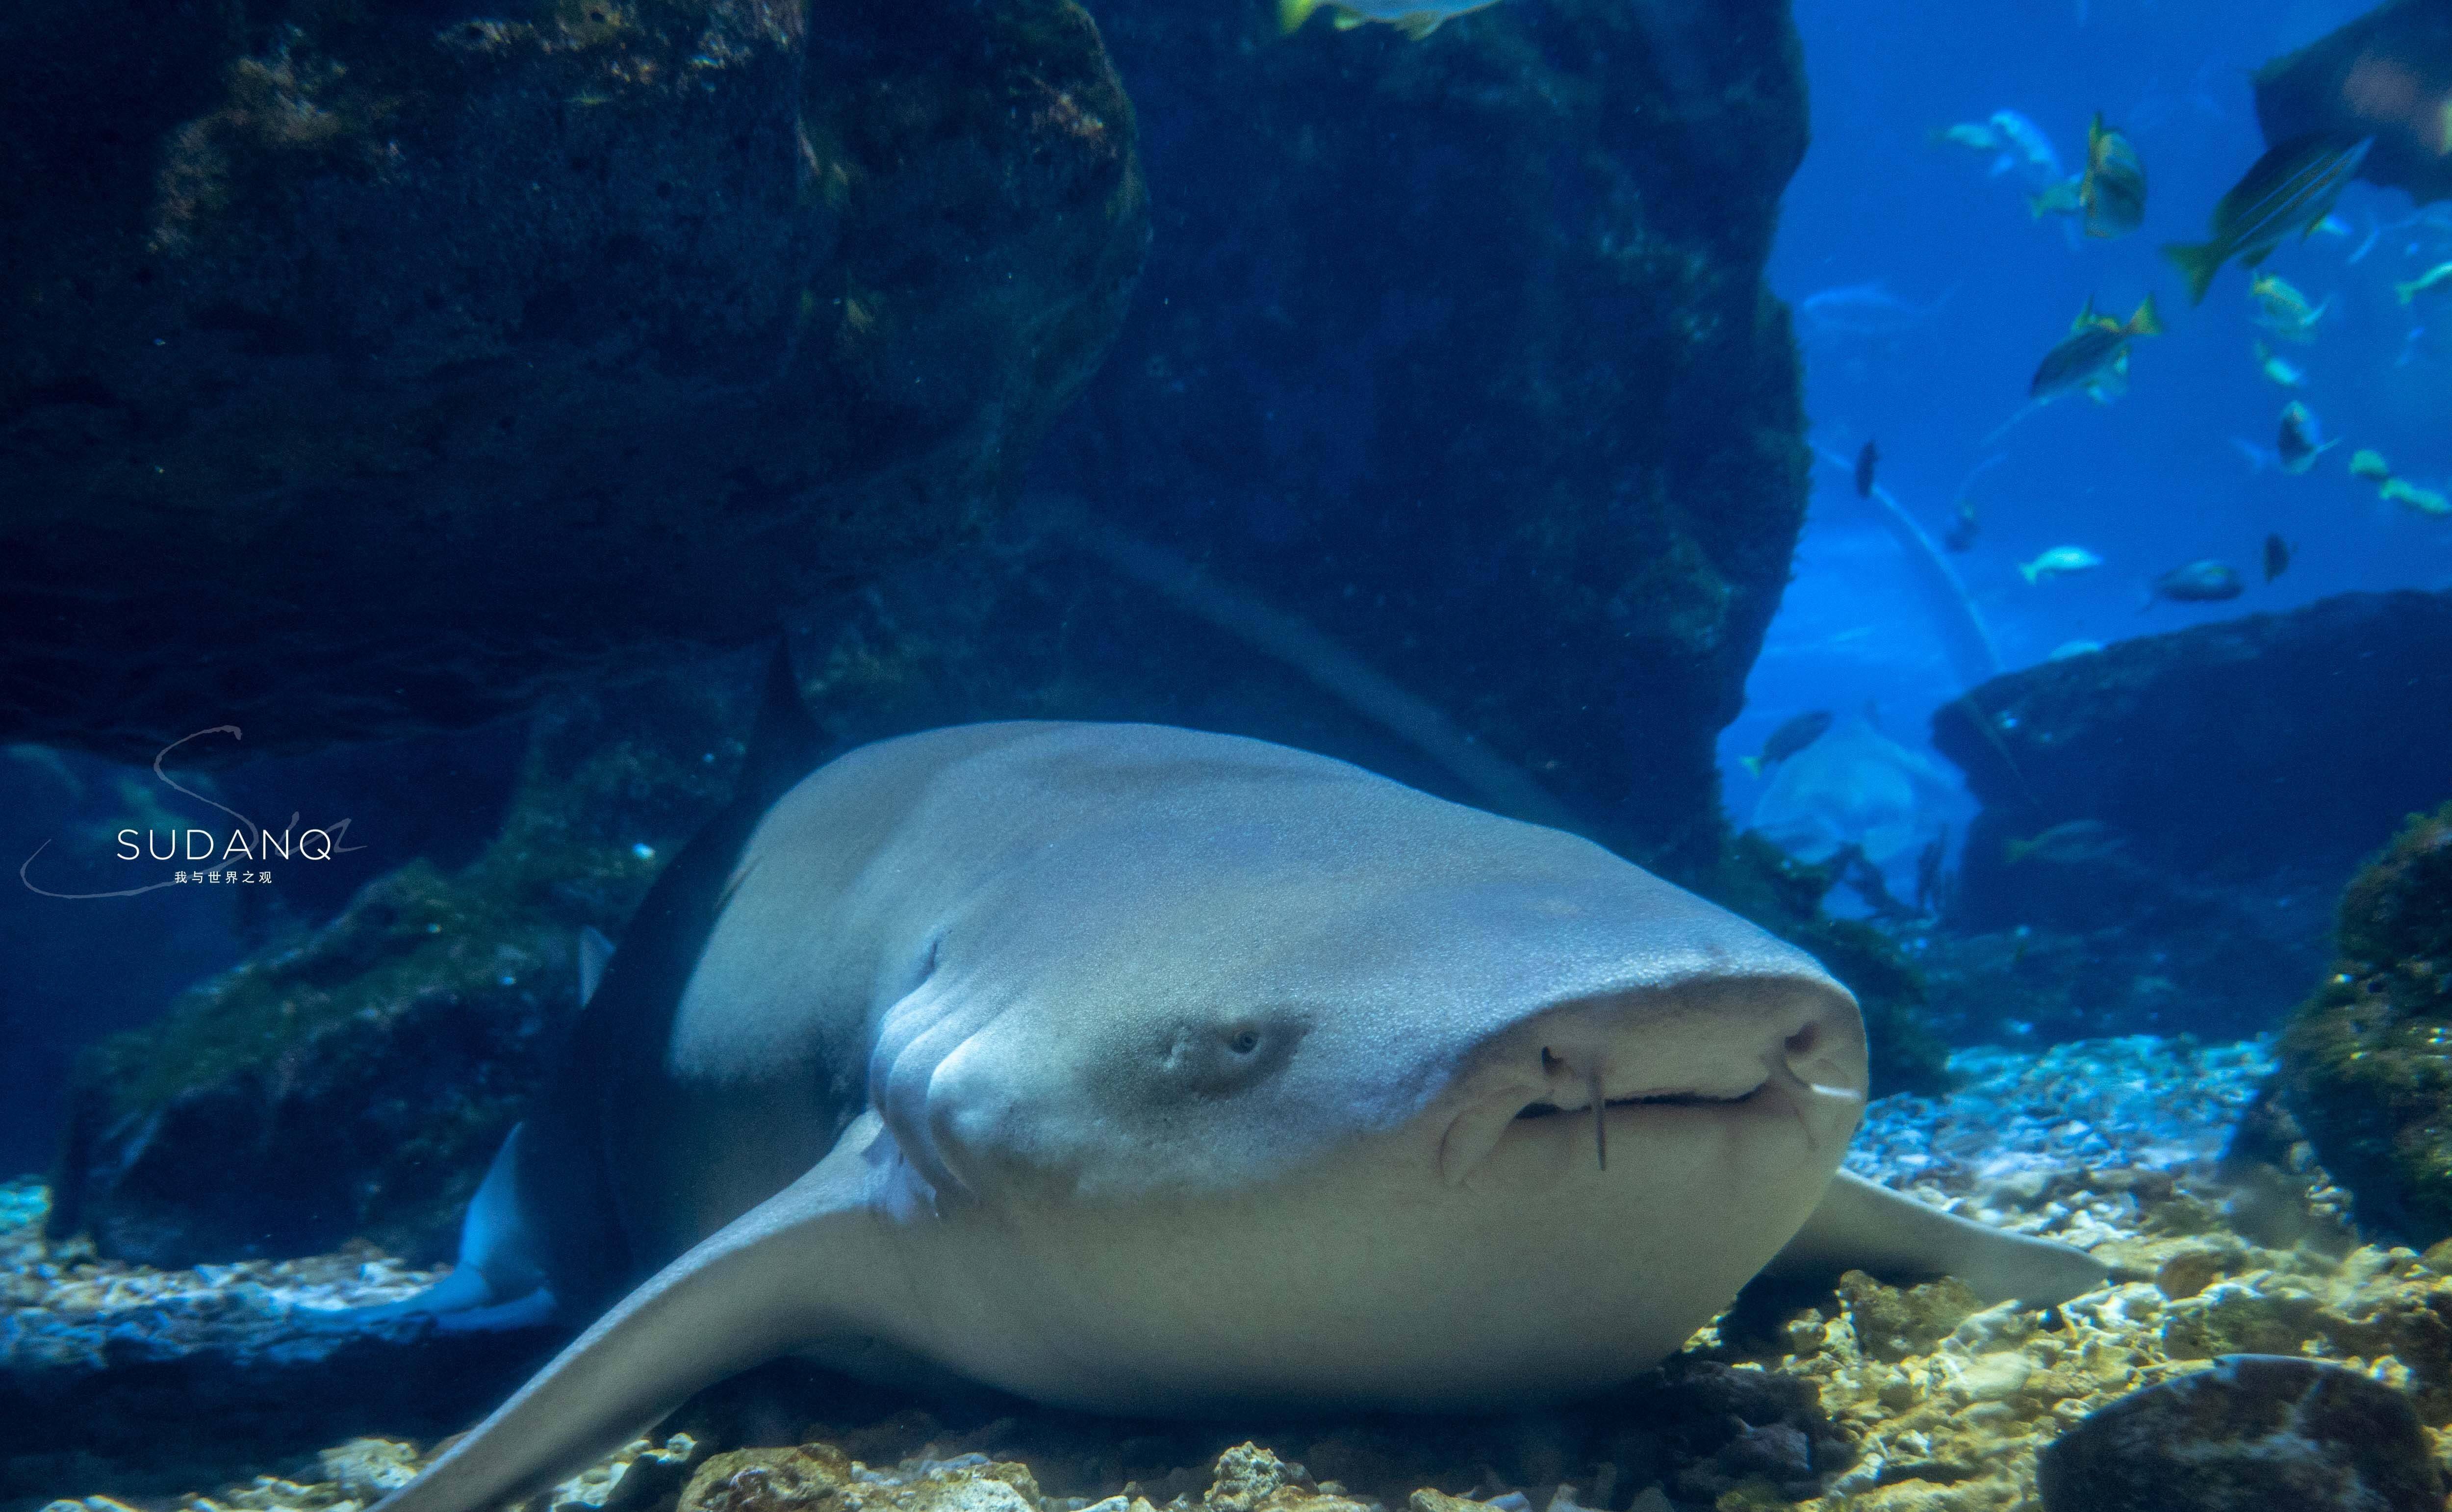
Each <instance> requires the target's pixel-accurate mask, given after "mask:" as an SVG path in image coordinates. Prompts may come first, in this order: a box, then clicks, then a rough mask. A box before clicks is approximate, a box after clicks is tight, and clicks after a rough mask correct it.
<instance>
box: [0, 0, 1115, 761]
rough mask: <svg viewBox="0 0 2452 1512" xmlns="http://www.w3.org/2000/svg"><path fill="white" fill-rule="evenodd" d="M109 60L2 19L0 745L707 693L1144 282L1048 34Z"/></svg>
mask: <svg viewBox="0 0 2452 1512" xmlns="http://www.w3.org/2000/svg"><path fill="white" fill-rule="evenodd" d="M120 19H124V18H120ZM157 20H158V24H148V25H145V26H142V27H130V26H125V25H122V24H120V20H119V19H113V18H111V17H109V16H106V15H105V14H103V13H102V12H100V11H96V10H92V9H91V8H90V7H87V6H82V5H78V4H75V3H72V0H39V3H36V4H31V5H28V6H21V7H18V8H17V9H16V10H15V11H14V12H12V15H11V18H10V36H11V40H12V44H13V45H14V46H15V47H16V48H17V49H18V50H20V51H21V52H22V53H24V54H25V55H27V56H29V57H40V58H42V59H45V60H46V64H45V66H44V67H42V68H39V69H33V70H28V71H26V72H25V73H24V74H23V76H22V77H20V78H18V79H17V80H16V81H15V83H14V85H13V86H12V87H11V88H10V90H7V91H6V92H5V94H0V164H5V165H6V171H0V184H5V185H6V186H7V189H6V190H5V191H0V192H4V193H5V204H0V263H4V264H5V265H6V266H7V267H8V268H9V269H10V276H11V287H12V289H13V290H14V292H13V293H12V296H11V298H10V300H9V301H8V302H7V305H6V308H5V309H0V374H5V375H6V376H5V377H4V378H0V498H4V499H5V500H6V501H7V503H6V506H5V508H4V509H0V594H5V596H6V597H7V598H8V599H9V601H10V603H11V604H12V606H14V607H16V610H17V612H15V613H12V614H11V615H10V617H9V621H8V628H7V630H6V632H5V638H4V639H0V652H4V653H5V654H0V665H5V666H7V668H8V673H7V675H6V677H5V678H0V741H23V740H39V741H43V742H47V743H51V744H57V745H72V746H82V747H84V748H87V749H90V750H96V751H100V752H104V753H108V754H115V755H118V756H121V757H124V758H134V759H140V760H141V759H149V758H150V757H151V755H152V754H153V752H154V751H155V750H156V749H157V748H158V747H160V746H162V745H164V744H166V743H168V742H169V741H171V740H174V739H177V738H179V737H181V736H184V735H186V734H188V733H189V732H190V731H193V730H196V729H199V728H202V727H205V726H216V725H224V724H235V725H238V726H243V727H244V728H245V730H246V735H247V745H246V747H245V752H246V754H249V755H254V754H261V753H264V752H267V751H274V752H278V751H287V750H301V749H307V748H314V747H320V746H326V745H330V744H335V743H342V742H347V741H352V740H363V739H368V738H377V737H391V736H399V735H406V734H412V733H420V732H424V731H427V730H431V729H434V728H438V727H458V726H467V725H471V724H475V723H478V722H480V721H482V720H484V719H486V718H488V717H490V716H492V715H495V714H499V713H502V712H504V711H506V710H511V709H516V708H522V707H524V706H528V705H529V704H531V703H532V702H533V701H534V700H535V699H536V698H537V697H538V696H540V694H541V693H543V692H545V691H548V690H550V689H552V688H554V687H556V686H571V685H574V684H577V683H581V682H585V681H594V680H598V679H601V678H603V677H604V676H606V675H607V674H623V675H627V674H630V673H633V672H635V671H637V670H638V669H640V668H642V667H644V666H654V665H657V664H660V663H669V662H672V661H674V660H676V659H678V658H682V657H685V656H689V655H693V654H703V653H704V652H705V651H706V650H708V649H709V648H711V647H726V646H732V645H739V644H742V643H743V642H744V641H746V640H748V639H751V638H753V637H756V636H758V635H761V634H762V633H764V632H766V631H768V630H769V629H771V628H772V627H773V625H774V623H775V620H776V618H777V616H778V615H779V613H781V612H783V611H785V610H788V609H791V608H793V607H798V606H801V605H802V604H805V603H807V602H809V601H810V600H812V599H813V598H815V597H817V596H820V595H822V594H825V593H828V592H832V591H836V590H840V589H843V588H845V587H856V586H858V585H860V584H861V583H864V582H866V581H868V580H870V579H871V578H873V577H874V576H876V575H877V574H878V573H879V572H880V571H881V570H883V569H885V568H887V567H891V566H893V565H895V564H897V563H900V562H904V561H907V560H910V559H911V558H912V557H913V556H914V555H916V554H918V553H920V552H923V551H926V550H929V549H932V548H935V547H939V546H942V545H943V544H944V543H946V542H947V541H948V540H951V539H954V538H957V537H959V535H961V534H962V533H964V532H965V531H966V530H968V529H969V528H971V527H973V526H975V525H976V524H977V522H978V520H979V517H980V514H981V512H982V510H983V509H984V508H985V507H988V506H990V505H992V504H993V503H994V502H995V501H997V500H998V499H999V497H1001V496H1003V495H1005V494H1007V493H1009V491H1010V489H1011V487H1012V485H1013V483H1014V482H1015V480H1016V478H1017V476H1018V468H1020V466H1021V464H1022V462H1023V461H1024V460H1025V457H1026V455H1027V453H1028V452H1029V450H1030V448H1031V447H1032V445H1033V444H1034V443H1035V441H1036V440H1037V438H1038V436H1039V434H1040V433H1041V432H1042V431H1043V430H1044V429H1045V428H1046V427H1047V426H1048V424H1049V423H1050V421H1051V420H1052V418H1053V417H1054V415H1055V413H1056V412H1057V410H1058V408H1060V407H1061V406H1062V405H1063V404H1064V403H1065V402H1066V401H1067V400H1068V399H1069V398H1070V397H1071V396H1072V395H1073V393H1074V392H1075V391H1076V390H1077V389H1078V388H1079V387H1080V385H1081V384H1082V383H1083V381H1084V380H1085V379H1086V377H1087V376H1088V374H1089V372H1090V371H1091V370H1092V369H1093V368H1095V367H1096V366H1097V363H1098V361H1099V359H1100V358H1101V356H1102V355H1103V353H1104V351H1105V349H1106V348H1107V345H1108V343H1109V340H1110V338H1111V337H1112V335H1113V333H1114V330H1115V328H1116V326H1117V321H1118V320H1119V319H1120V318H1121V314H1122V310H1123V307H1124V305H1125V303H1126V300H1127V298H1128V295H1129V292H1130V289H1131V287H1132V282H1133V278H1134V275H1135V272H1136V269H1137V266H1138V264H1139V261H1140V258H1141V256H1142V253H1143V250H1144V248H1145V244H1146V240H1147V228H1148V223H1147V213H1146V205H1145V197H1144V194H1143V191H1142V189H1141V184H1140V179H1139V174H1138V170H1137V166H1136V157H1135V137H1136V132H1135V123H1134V114H1133V109H1132V107H1131V104H1130V102H1129V101H1128V100H1127V99H1126V97H1125V95H1124V92H1123V90H1122V87H1121V85H1120V83H1119V81H1118V79H1117V74H1116V71H1115V70H1114V69H1113V68H1112V67H1111V65H1110V63H1109V60H1108V57H1107V54H1106V52H1105V51H1104V50H1103V49H1102V47H1101V44H1100V41H1099V38H1098V33H1097V28H1096V26H1095V25H1094V24H1093V23H1092V21H1091V19H1090V17H1089V16H1088V14H1087V13H1086V12H1084V11H1083V10H1080V9H1079V8H1078V7H1077V6H1075V5H1073V4H1071V3H1069V0H993V3H990V4H986V5H980V6H972V5H954V4H944V3H939V0H923V3H921V4H919V5H910V4H885V3H882V0H860V3H855V4H852V5H850V6H847V7H846V6H838V7H832V8H829V9H828V10H826V11H825V13H824V16H823V24H822V25H818V24H815V23H814V21H813V20H812V18H811V17H809V16H808V15H806V14H804V11H803V8H802V7H801V6H799V5H797V4H785V5H761V4H754V3H749V0H681V3H678V4H675V5H671V6H664V7H661V8H647V9H641V8H639V7H636V6H629V5H611V4H606V5H590V4H586V3H583V0H563V3H556V4H545V3H542V0H539V3H535V4H528V5H523V6H515V7H512V8H510V9H508V10H472V9H470V8H468V7H465V6H453V5H448V4H445V5H440V6H433V5H427V6H414V7H409V8H406V9H403V8H399V7H374V8H355V7H341V8H333V7H329V6H322V5H314V4H307V3H305V0H297V3H275V4H272V5H270V6H265V7H251V8H249V9H248V10H247V12H246V13H245V15H244V16H243V17H242V16H241V15H240V14H239V12H236V11H232V10H223V9H213V8H206V9H202V10H179V11H175V12H171V13H166V14H165V15H164V16H162V17H160V18H157Z"/></svg>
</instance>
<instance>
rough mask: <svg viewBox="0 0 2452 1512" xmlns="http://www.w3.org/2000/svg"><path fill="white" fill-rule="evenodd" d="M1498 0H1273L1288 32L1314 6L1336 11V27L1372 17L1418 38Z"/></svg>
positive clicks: (1280, 26)
mask: <svg viewBox="0 0 2452 1512" xmlns="http://www.w3.org/2000/svg"><path fill="white" fill-rule="evenodd" d="M1497 3H1498V0H1277V27H1278V30H1281V31H1284V32H1288V33H1292V32H1295V31H1299V30H1302V25H1303V23H1304V22H1306V21H1309V20H1310V19H1311V16H1312V12H1313V11H1315V10H1333V11H1335V12H1336V30H1339V31H1351V30H1354V29H1355V27H1360V26H1368V25H1370V24H1371V23H1372V22H1374V21H1379V22H1385V23H1386V24H1387V25H1389V26H1392V27H1394V28H1395V29H1396V30H1399V31H1402V32H1403V33H1405V35H1407V36H1409V37H1411V38H1413V39H1414V41H1416V42H1419V41H1421V40H1422V39H1423V38H1424V37H1427V36H1429V35H1430V34H1431V33H1432V32H1434V31H1436V30H1438V29H1439V24H1440V23H1441V22H1444V21H1452V20H1453V19H1454V18H1455V17H1457V16H1460V15H1465V14H1468V13H1470V12H1472V11H1474V10H1484V9H1486V8H1488V7H1490V6H1493V5H1496V4H1497Z"/></svg>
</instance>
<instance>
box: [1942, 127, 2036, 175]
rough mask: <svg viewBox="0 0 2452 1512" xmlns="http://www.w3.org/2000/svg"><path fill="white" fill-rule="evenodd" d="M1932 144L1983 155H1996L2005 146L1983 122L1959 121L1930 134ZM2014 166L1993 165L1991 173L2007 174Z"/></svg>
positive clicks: (2004, 161) (1997, 133)
mask: <svg viewBox="0 0 2452 1512" xmlns="http://www.w3.org/2000/svg"><path fill="white" fill-rule="evenodd" d="M1932 142H1933V145H1934V146H1936V147H1963V148H1965V149H1968V151H1970V152H1985V153H1997V152H1999V151H2001V150H2002V149H2003V148H2004V147H2006V146H2007V144H2006V143H2005V142H2003V141H2002V140H2001V133H2000V132H1998V131H1995V130H1994V129H1992V128H1991V126H1990V125H1989V124H1988V123H1987V122H1983V121H1961V122H1960V123H1958V124H1957V125H1956V126H1951V127H1945V128H1943V129H1941V130H1938V131H1935V132H1933V133H1932ZM2015 166H2016V165H2015V164H2014V163H2012V162H2009V161H2007V160H2003V161H2000V162H1997V163H1995V164H1994V165H1993V169H1992V171H1994V172H1995V173H2007V171H2009V169H2011V168H2013V167H2015Z"/></svg>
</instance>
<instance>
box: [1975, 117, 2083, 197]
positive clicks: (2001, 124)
mask: <svg viewBox="0 0 2452 1512" xmlns="http://www.w3.org/2000/svg"><path fill="white" fill-rule="evenodd" d="M1992 129H1993V130H1995V131H1998V132H1999V133H2001V140H2002V141H2003V142H2004V143H2006V144H2007V149H2008V150H2007V154H2005V155H2007V157H2008V158H2009V160H2010V167H2013V168H2015V169H2018V170H2019V171H2020V172H2021V173H2022V174H2023V175H2024V176H2025V178H2026V180H2027V187H2028V188H2030V189H2049V188H2050V187H2051V186H2053V185H2055V184H2058V183H2061V182H2063V181H2064V180H2066V178H2067V177H2068V174H2067V173H2066V171H2064V170H2063V169H2062V168H2061V155H2060V153H2058V152H2056V151H2054V150H2053V149H2052V139H2051V138H2050V137H2048V136H2046V135H2045V134H2044V129H2043V128H2042V127H2040V126H2037V125H2036V124H2035V123H2034V122H2032V121H2029V120H2027V118H2026V117H2025V116H2023V115H2020V114H2019V113H2018V112H2017V111H2015V110H1995V111H1993V112H1992ZM1993 171H1994V172H1996V173H1998V172H2002V171H2004V169H2001V168H1999V167H1997V166H1996V167H1995V168H1994V169H1993Z"/></svg>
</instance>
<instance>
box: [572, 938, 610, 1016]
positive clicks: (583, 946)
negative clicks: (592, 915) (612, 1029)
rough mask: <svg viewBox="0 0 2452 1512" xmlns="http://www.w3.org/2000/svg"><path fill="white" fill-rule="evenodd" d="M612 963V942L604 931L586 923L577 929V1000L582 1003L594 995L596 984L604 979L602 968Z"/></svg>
mask: <svg viewBox="0 0 2452 1512" xmlns="http://www.w3.org/2000/svg"><path fill="white" fill-rule="evenodd" d="M612 964H613V942H612V941H610V940H608V939H606V938H605V937H604V931H603V930H602V929H599V928H597V927H596V926H595V925H592V924H591V925H585V926H583V928H581V930H580V931H579V1001H580V1003H581V1004H582V1005H585V1004H586V1002H587V1000H588V999H590V998H592V997H594V996H596V985H597V984H598V983H600V982H603V980H604V968H605V967H606V966H608V965H612Z"/></svg>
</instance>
